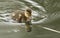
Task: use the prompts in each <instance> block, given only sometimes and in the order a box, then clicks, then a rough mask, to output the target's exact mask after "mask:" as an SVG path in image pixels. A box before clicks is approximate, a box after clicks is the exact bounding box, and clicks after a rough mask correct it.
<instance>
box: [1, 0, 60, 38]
mask: <svg viewBox="0 0 60 38" xmlns="http://www.w3.org/2000/svg"><path fill="white" fill-rule="evenodd" d="M30 6H32V8H31V9H32V12H33V13H32V17H33V19H32V20H33V21H32V22H34V23H33V26H32V31H31V32H26V31H25V29H24V26H22V25H21V26H19V24H18V23H13V22H14V21H12V19H11V18H10V14H11V12H13V11H14V10H19V9H25V8H26V7H30ZM6 22H7V23H6ZM35 23H36V24H35ZM34 24H35V25H34ZM0 38H60V0H0Z"/></svg>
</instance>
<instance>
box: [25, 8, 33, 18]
mask: <svg viewBox="0 0 60 38" xmlns="http://www.w3.org/2000/svg"><path fill="white" fill-rule="evenodd" d="M31 13H32V10H31V8H26V10H25V16H26V17H29V16H31Z"/></svg>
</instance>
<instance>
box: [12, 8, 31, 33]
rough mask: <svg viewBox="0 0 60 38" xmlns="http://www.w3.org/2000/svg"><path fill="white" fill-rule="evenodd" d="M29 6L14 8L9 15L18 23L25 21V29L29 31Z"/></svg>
mask: <svg viewBox="0 0 60 38" xmlns="http://www.w3.org/2000/svg"><path fill="white" fill-rule="evenodd" d="M31 13H32V10H31V8H27V9H26V10H24V11H22V10H16V11H14V12H12V14H11V17H12V19H13V20H15V21H17V22H18V23H25V30H26V31H27V32H31V26H30V25H31Z"/></svg>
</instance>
